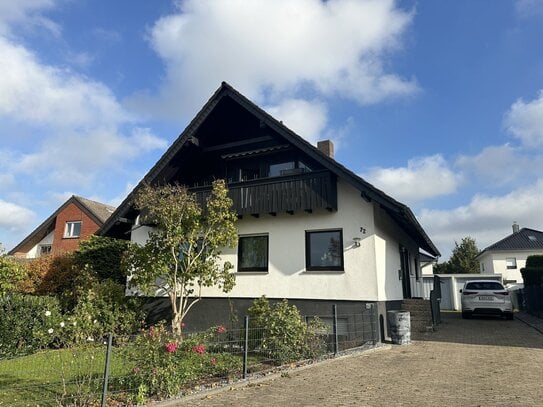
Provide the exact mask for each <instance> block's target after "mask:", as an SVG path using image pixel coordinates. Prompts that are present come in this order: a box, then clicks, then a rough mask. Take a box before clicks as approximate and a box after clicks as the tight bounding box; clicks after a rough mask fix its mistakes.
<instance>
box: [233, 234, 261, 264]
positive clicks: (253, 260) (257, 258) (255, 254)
mask: <svg viewBox="0 0 543 407" xmlns="http://www.w3.org/2000/svg"><path fill="white" fill-rule="evenodd" d="M238 271H241V272H243V271H264V272H266V271H268V235H252V236H240V237H239V240H238Z"/></svg>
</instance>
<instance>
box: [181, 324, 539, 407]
mask: <svg viewBox="0 0 543 407" xmlns="http://www.w3.org/2000/svg"><path fill="white" fill-rule="evenodd" d="M170 405H176V406H185V405H186V406H189V405H190V406H266V407H268V406H387V407H388V406H391V405H393V406H543V334H541V333H540V332H538V331H536V330H535V329H533V328H531V327H529V326H527V325H525V324H524V323H523V322H521V321H518V320H514V321H505V320H501V319H494V318H491V317H486V318H474V319H471V320H462V319H461V318H460V316H459V314H446V315H445V316H444V322H443V324H442V325H441V326H440V330H439V331H438V332H434V333H429V334H422V335H420V336H419V337H418V338H417V340H416V341H415V342H414V343H413V344H411V345H407V346H393V347H392V349H389V350H380V351H375V352H370V353H366V354H358V355H355V356H349V357H344V358H339V359H334V360H330V361H326V362H323V363H321V364H318V365H315V366H312V367H310V368H306V369H303V370H293V371H290V372H289V373H288V376H287V377H280V376H279V377H276V378H275V379H273V380H269V381H263V382H260V383H258V384H250V385H248V386H245V387H234V388H231V389H225V390H223V391H221V392H219V393H215V394H207V395H205V394H204V395H199V396H196V397H194V396H193V397H190V398H187V399H185V400H180V401H178V402H176V403H175V404H174V403H171V404H170Z"/></svg>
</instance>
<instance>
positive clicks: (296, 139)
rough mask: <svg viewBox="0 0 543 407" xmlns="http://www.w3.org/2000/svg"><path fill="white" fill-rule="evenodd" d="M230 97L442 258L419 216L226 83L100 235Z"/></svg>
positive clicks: (121, 206)
mask: <svg viewBox="0 0 543 407" xmlns="http://www.w3.org/2000/svg"><path fill="white" fill-rule="evenodd" d="M225 97H230V98H232V99H233V100H234V101H236V102H237V103H238V104H239V105H241V106H242V107H244V108H245V109H247V110H248V111H249V112H250V113H252V114H253V115H254V116H255V117H257V118H258V119H259V120H261V121H262V122H263V123H264V124H265V125H267V126H269V128H271V129H272V130H274V131H275V132H277V133H278V134H279V135H281V136H282V137H284V138H285V139H286V140H287V141H288V142H290V143H291V144H292V145H294V146H295V147H297V148H299V149H300V150H302V151H303V152H304V153H306V154H307V155H309V156H310V157H311V158H313V159H314V160H316V161H317V162H319V163H320V164H321V165H323V166H324V167H325V168H327V169H328V170H330V171H331V172H333V173H334V174H336V175H337V176H338V177H339V178H340V179H343V180H344V181H346V182H348V183H349V184H351V185H352V186H354V187H355V188H356V189H358V190H359V191H360V193H361V195H362V197H363V198H364V199H366V200H368V201H369V200H373V201H375V202H377V203H378V204H380V205H381V206H382V207H383V208H384V209H385V210H386V211H387V212H388V213H389V215H390V216H391V217H392V218H393V219H394V220H395V221H396V222H398V224H399V225H400V226H401V227H402V228H403V229H404V230H406V232H408V234H409V235H410V236H411V237H412V238H413V239H414V240H415V241H416V242H417V244H418V245H419V247H421V248H422V249H424V250H425V251H427V252H428V253H430V254H432V255H434V256H440V253H439V250H438V249H437V248H436V246H435V245H434V244H433V242H432V241H431V240H430V238H429V237H428V235H427V234H426V232H425V231H424V229H423V228H422V227H421V225H420V224H419V222H418V221H417V219H416V218H415V215H414V214H413V213H412V212H411V210H410V209H409V208H408V207H407V206H406V205H404V204H402V203H400V202H398V201H396V200H395V199H393V198H391V197H390V196H388V195H387V194H385V193H384V192H382V191H380V190H379V189H377V188H375V187H374V186H373V185H371V184H370V183H368V182H366V181H365V180H363V179H362V178H361V177H359V176H358V175H356V174H355V173H353V172H352V171H351V170H349V169H347V168H346V167H344V166H343V165H341V164H340V163H338V162H337V161H335V160H334V159H333V158H330V157H328V156H327V155H325V154H324V153H322V152H321V151H320V150H319V149H317V148H316V147H315V146H313V145H312V144H310V143H309V142H307V141H306V140H304V139H303V138H302V137H300V136H298V135H297V134H296V133H294V132H293V131H292V130H290V129H289V128H287V127H286V126H285V125H284V124H283V123H282V122H280V121H278V120H276V119H275V118H273V117H272V116H271V115H269V114H268V113H266V112H265V111H264V110H262V109H261V108H260V107H258V106H257V105H255V104H254V103H253V102H251V101H250V100H249V99H247V98H246V97H245V96H243V95H242V94H241V93H239V92H238V91H237V90H235V89H234V88H233V87H232V86H230V85H229V84H227V83H226V82H223V83H222V84H221V86H220V87H219V89H217V91H216V92H215V93H214V94H213V96H211V98H210V99H209V100H208V102H207V103H206V104H205V105H204V106H203V108H202V109H201V110H200V112H198V114H197V115H196V116H195V117H194V119H193V120H192V121H191V122H190V123H189V125H188V126H187V127H186V129H185V130H184V131H183V132H182V133H181V134H180V135H179V137H178V138H177V140H176V141H175V142H174V143H173V144H172V145H171V146H170V148H169V149H168V150H167V151H166V152H165V153H164V155H163V156H162V157H161V158H160V159H159V160H158V162H157V163H156V164H155V165H154V166H153V168H151V170H150V171H149V172H148V173H147V175H146V176H145V177H144V178H143V180H142V181H140V183H139V184H138V185H137V186H136V188H134V189H133V190H132V192H131V193H130V194H129V195H128V196H127V197H126V199H125V200H124V201H123V202H122V203H121V204H120V205H119V207H118V208H117V210H116V211H115V213H114V214H113V216H111V217H110V218H109V219H108V221H107V222H105V223H104V225H103V226H102V227H101V228H100V230H99V231H98V232H97V233H98V234H105V233H107V231H108V230H109V229H110V228H111V227H112V226H113V225H114V224H115V222H116V221H117V220H118V219H119V218H121V217H123V216H124V215H125V214H126V213H127V212H128V211H129V210H130V205H131V201H132V197H133V195H134V194H135V192H136V191H137V190H138V189H139V188H140V187H141V186H142V185H143V184H145V183H148V184H151V183H152V182H153V181H154V180H155V178H156V177H157V176H158V175H159V173H160V172H161V171H162V170H163V169H164V168H165V167H166V166H167V165H168V163H169V162H170V160H171V159H172V158H173V157H174V156H175V154H177V153H178V152H179V150H180V149H181V148H182V147H183V146H184V145H185V143H186V142H187V141H189V140H190V139H192V137H193V136H194V135H195V133H196V131H197V130H198V128H199V127H200V125H201V124H202V123H203V122H204V121H205V120H206V118H207V117H208V116H209V114H210V113H211V112H212V111H213V109H214V108H215V106H216V105H217V104H218V103H219V101H220V100H221V99H222V98H225Z"/></svg>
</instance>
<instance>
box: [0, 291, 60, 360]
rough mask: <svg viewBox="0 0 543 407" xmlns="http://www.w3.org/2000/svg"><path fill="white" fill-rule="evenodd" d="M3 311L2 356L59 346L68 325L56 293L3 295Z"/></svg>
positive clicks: (0, 327) (0, 328)
mask: <svg viewBox="0 0 543 407" xmlns="http://www.w3.org/2000/svg"><path fill="white" fill-rule="evenodd" d="M0 315H1V317H0V356H13V355H17V354H29V353H32V352H35V351H37V350H39V349H42V348H45V347H50V346H58V345H59V344H60V342H61V338H62V329H63V328H65V325H66V323H64V322H63V318H62V314H61V312H60V304H59V302H58V300H57V299H56V298H54V297H46V296H43V297H35V296H30V295H22V294H17V293H13V294H6V295H2V296H0Z"/></svg>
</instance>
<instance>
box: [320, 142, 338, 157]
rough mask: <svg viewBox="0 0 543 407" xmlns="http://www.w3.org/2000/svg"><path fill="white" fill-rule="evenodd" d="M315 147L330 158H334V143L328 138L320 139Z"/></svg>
mask: <svg viewBox="0 0 543 407" xmlns="http://www.w3.org/2000/svg"><path fill="white" fill-rule="evenodd" d="M317 148H318V149H319V150H320V151H321V152H323V153H324V154H326V155H327V156H328V157H330V158H334V143H332V142H331V141H330V140H322V141H318V142H317Z"/></svg>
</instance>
